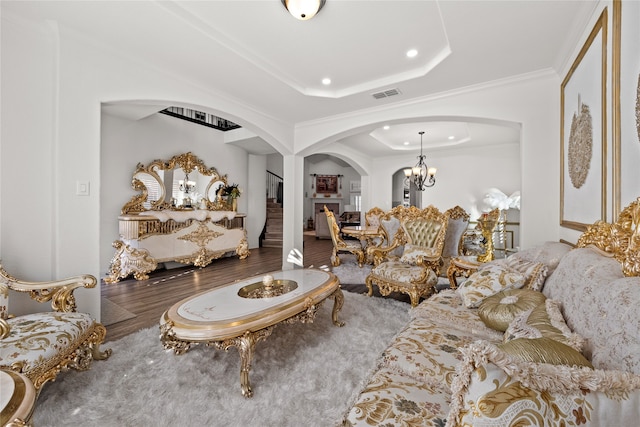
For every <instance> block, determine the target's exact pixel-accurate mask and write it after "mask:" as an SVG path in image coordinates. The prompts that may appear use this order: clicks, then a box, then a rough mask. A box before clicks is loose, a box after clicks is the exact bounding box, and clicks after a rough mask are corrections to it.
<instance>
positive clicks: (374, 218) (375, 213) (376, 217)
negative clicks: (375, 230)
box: [364, 206, 384, 227]
mask: <svg viewBox="0 0 640 427" xmlns="http://www.w3.org/2000/svg"><path fill="white" fill-rule="evenodd" d="M383 215H384V211H383V210H382V209H380V208H379V207H377V206H376V207H373V208H371V209H369V210H368V211H367V213H366V214H364V220H365V224H366V225H368V226H370V227H379V226H380V219H381V217H382V216H383Z"/></svg>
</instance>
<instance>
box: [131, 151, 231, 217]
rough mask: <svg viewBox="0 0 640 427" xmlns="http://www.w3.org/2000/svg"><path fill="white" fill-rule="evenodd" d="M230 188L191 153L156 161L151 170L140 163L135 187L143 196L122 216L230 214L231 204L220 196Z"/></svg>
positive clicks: (133, 181)
mask: <svg viewBox="0 0 640 427" xmlns="http://www.w3.org/2000/svg"><path fill="white" fill-rule="evenodd" d="M226 185H227V177H226V175H224V176H221V175H220V174H218V171H217V170H216V169H215V168H213V167H207V166H206V165H205V164H204V163H203V162H202V160H200V159H199V158H198V157H197V156H195V155H193V154H192V153H191V152H188V153H184V154H180V155H177V156H174V157H172V158H171V159H170V160H166V161H165V160H154V161H153V162H152V163H151V164H149V165H148V166H144V165H143V164H142V163H138V165H137V167H136V171H135V172H134V174H133V180H132V183H131V186H132V187H133V189H134V190H136V191H138V192H140V194H138V195H136V196H134V197H132V198H131V200H130V201H129V202H127V203H126V204H125V205H124V206H123V208H122V210H121V213H122V214H127V213H139V212H144V211H145V210H164V209H176V210H180V209H209V210H230V207H229V206H227V205H228V204H227V202H226V201H225V200H223V199H222V198H221V197H219V196H218V192H219V191H220V188H221V187H225V186H226Z"/></svg>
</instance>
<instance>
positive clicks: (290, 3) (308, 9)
mask: <svg viewBox="0 0 640 427" xmlns="http://www.w3.org/2000/svg"><path fill="white" fill-rule="evenodd" d="M281 1H282V4H283V5H284V7H285V8H286V9H287V10H288V11H289V13H290V14H292V15H293V17H294V18H296V19H299V20H301V21H306V20H308V19H311V18H313V17H314V16H316V14H317V13H318V12H320V9H322V6H324V4H325V3H326V0H281Z"/></svg>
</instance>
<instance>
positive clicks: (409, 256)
mask: <svg viewBox="0 0 640 427" xmlns="http://www.w3.org/2000/svg"><path fill="white" fill-rule="evenodd" d="M435 255H436V251H435V249H434V248H427V247H424V246H418V245H412V244H410V243H407V244H406V245H404V251H403V252H402V256H401V257H400V262H404V263H405V264H417V263H418V261H420V260H422V259H429V258H433V257H434V256H435Z"/></svg>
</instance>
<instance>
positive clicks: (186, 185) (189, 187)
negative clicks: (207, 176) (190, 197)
mask: <svg viewBox="0 0 640 427" xmlns="http://www.w3.org/2000/svg"><path fill="white" fill-rule="evenodd" d="M178 184H180V191H182V192H183V193H184V194H189V193H193V192H194V191H195V190H196V183H195V182H194V181H189V174H188V173H185V174H184V181H178Z"/></svg>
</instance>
